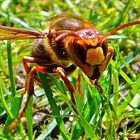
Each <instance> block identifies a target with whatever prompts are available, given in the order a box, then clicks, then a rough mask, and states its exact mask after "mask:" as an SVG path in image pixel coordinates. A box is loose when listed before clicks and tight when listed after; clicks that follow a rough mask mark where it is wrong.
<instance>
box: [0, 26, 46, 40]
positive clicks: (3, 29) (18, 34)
mask: <svg viewBox="0 0 140 140" xmlns="http://www.w3.org/2000/svg"><path fill="white" fill-rule="evenodd" d="M44 36H45V35H43V34H42V33H41V32H37V31H29V30H24V29H16V28H12V27H7V26H1V25H0V40H17V39H35V38H43V37H44Z"/></svg>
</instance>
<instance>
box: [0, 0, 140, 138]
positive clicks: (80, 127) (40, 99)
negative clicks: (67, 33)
mask: <svg viewBox="0 0 140 140" xmlns="http://www.w3.org/2000/svg"><path fill="white" fill-rule="evenodd" d="M0 7H1V8H0V9H1V10H0V24H4V25H7V26H8V25H9V26H13V27H16V28H26V29H31V30H43V29H44V28H45V27H46V26H47V21H48V19H49V18H50V17H51V16H53V15H55V14H58V13H64V14H65V12H67V13H72V14H76V15H80V16H81V17H82V18H85V19H88V20H89V21H90V22H91V23H92V24H93V25H94V26H96V27H97V28H98V29H99V30H100V31H101V32H103V33H107V32H109V31H111V30H112V29H114V28H115V27H117V26H119V25H121V24H124V23H127V22H130V21H134V20H137V19H139V20H140V11H139V7H140V2H139V0H134V1H132V0H128V1H127V2H125V3H123V2H122V1H118V0H108V1H107V2H105V1H102V0H99V1H90V4H89V0H86V1H78V0H77V1H74V0H65V1H58V0H54V1H53V0H52V1H51V0H50V1H35V0H33V1H29V0H26V1H22V0H21V1H20V2H19V1H12V0H11V1H8V0H5V1H0ZM34 43H35V42H34V40H26V41H25V40H24V41H21V40H18V41H10V42H7V41H1V42H0V123H1V125H0V139H3V140H6V139H8V140H9V139H10V140H11V139H13V140H14V139H30V140H32V139H37V140H40V139H42V140H43V139H61V138H62V139H72V140H77V139H82V138H85V139H93V140H98V139H107V140H112V139H116V140H117V139H127V138H128V139H130V138H134V139H136V138H138V139H140V90H139V89H140V84H139V83H140V67H139V63H140V57H139V54H140V25H136V26H132V27H129V28H126V29H124V30H123V31H119V32H118V33H116V35H114V36H112V38H111V39H110V41H109V46H112V47H113V48H114V50H115V55H114V57H113V59H112V60H111V61H110V63H109V65H108V67H107V69H106V71H105V72H104V73H103V74H102V75H101V77H100V79H99V84H100V85H101V86H102V87H103V92H102V93H101V92H99V91H98V90H97V89H96V87H95V86H94V85H92V84H91V82H90V81H89V79H88V78H87V76H86V75H85V74H84V73H82V71H81V70H80V69H79V68H78V69H77V70H76V71H75V72H74V73H73V74H72V75H71V76H70V77H69V78H70V81H71V83H72V85H73V86H74V87H75V94H74V95H75V99H76V104H75V105H74V104H73V103H72V101H71V100H70V93H69V92H68V90H67V88H66V86H65V85H64V83H63V82H62V80H58V79H57V78H56V77H54V76H52V75H51V74H47V77H49V78H48V79H49V80H46V78H44V77H43V74H40V73H39V76H40V79H41V81H42V85H43V88H41V87H38V86H37V85H36V86H35V96H34V97H33V98H31V101H30V103H29V106H28V109H27V111H26V117H23V118H22V119H23V120H22V121H20V122H19V123H18V126H17V127H16V129H15V130H13V131H12V132H11V131H9V130H8V129H7V126H8V125H9V124H10V122H11V121H12V120H13V118H16V116H17V115H18V114H19V111H20V109H21V108H23V103H22V102H24V101H25V100H26V97H22V96H21V94H22V92H23V90H24V79H25V75H26V74H25V72H24V71H23V67H22V58H23V57H24V56H29V55H30V51H31V48H32V46H33V45H34ZM132 65H133V66H134V67H135V69H134V68H132ZM137 69H138V70H137ZM137 71H138V72H137ZM78 74H80V76H81V87H82V91H83V92H84V96H81V95H80V94H79V93H78V89H77V75H78ZM49 83H53V84H54V85H53V86H49ZM37 115H38V116H37ZM39 115H40V116H39ZM43 115H44V117H43V118H42V119H41V117H42V116H43ZM35 118H37V120H38V121H36V119H35ZM25 119H26V121H27V124H26V121H25ZM32 122H33V123H32Z"/></svg>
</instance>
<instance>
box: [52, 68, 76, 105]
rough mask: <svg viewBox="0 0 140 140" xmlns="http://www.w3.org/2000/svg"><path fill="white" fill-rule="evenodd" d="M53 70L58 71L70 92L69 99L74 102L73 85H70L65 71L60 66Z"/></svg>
mask: <svg viewBox="0 0 140 140" xmlns="http://www.w3.org/2000/svg"><path fill="white" fill-rule="evenodd" d="M54 72H56V73H58V74H59V75H60V77H61V79H62V80H63V81H64V83H65V85H66V87H67V88H68V90H69V92H70V93H71V100H72V102H73V103H74V104H75V98H74V87H73V86H72V84H71V82H70V81H69V79H68V78H67V75H66V74H65V71H64V69H63V68H62V67H57V68H56V69H54Z"/></svg>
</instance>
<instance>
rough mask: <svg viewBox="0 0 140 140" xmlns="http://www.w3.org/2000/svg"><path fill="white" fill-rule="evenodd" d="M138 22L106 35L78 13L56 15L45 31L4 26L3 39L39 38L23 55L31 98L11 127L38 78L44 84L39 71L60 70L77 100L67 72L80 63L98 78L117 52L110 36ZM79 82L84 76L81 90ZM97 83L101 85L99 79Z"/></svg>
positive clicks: (92, 78)
mask: <svg viewBox="0 0 140 140" xmlns="http://www.w3.org/2000/svg"><path fill="white" fill-rule="evenodd" d="M136 24H140V21H134V22H130V23H127V24H124V25H121V26H119V27H117V28H115V29H114V30H112V31H111V32H109V33H107V34H105V35H102V34H101V32H99V31H98V30H97V29H96V28H95V27H94V26H92V25H91V24H90V23H89V22H88V21H86V20H83V19H81V18H79V17H75V16H63V15H58V16H55V17H53V18H52V19H51V20H50V22H49V24H48V28H47V29H46V30H44V31H43V32H35V31H28V30H22V29H15V28H10V27H5V26H0V40H16V39H37V45H36V46H34V47H33V49H32V52H31V56H30V57H24V58H23V65H24V68H25V71H26V73H27V80H26V83H25V91H24V93H23V94H25V93H26V91H27V90H28V93H29V94H28V99H27V102H26V104H25V107H24V108H23V110H22V112H21V113H20V115H19V116H18V117H17V118H16V119H15V121H13V122H12V123H11V124H10V125H9V129H13V128H14V127H15V126H16V124H17V123H18V121H19V120H20V118H21V117H22V116H23V115H24V112H25V110H26V108H27V105H28V103H29V100H30V97H31V96H32V95H33V94H34V81H36V82H37V83H38V84H40V80H39V78H38V77H37V76H36V73H37V72H41V73H48V72H49V73H57V74H58V75H59V76H60V77H61V79H62V80H63V81H64V83H65V85H66V86H67V88H68V90H69V91H70V93H71V98H72V101H73V102H75V99H74V95H73V93H74V88H73V86H72V84H71V83H70V81H69V80H68V78H67V75H68V74H70V73H71V72H73V71H74V70H75V69H76V67H79V68H80V69H81V70H82V71H83V72H84V73H85V74H86V75H87V76H88V77H89V78H90V79H91V80H98V78H99V76H100V75H101V74H102V73H103V72H104V70H105V68H106V66H107V64H108V63H109V61H110V59H111V57H112V55H113V49H112V47H109V46H108V44H107V40H106V38H107V37H108V36H110V35H112V34H114V33H116V32H117V31H118V30H121V29H123V28H126V27H128V26H132V25H136ZM79 83H80V77H78V90H79V92H82V91H81V89H80V84H79ZM95 83H96V84H97V85H98V83H97V81H96V82H95ZM82 94H83V93H82Z"/></svg>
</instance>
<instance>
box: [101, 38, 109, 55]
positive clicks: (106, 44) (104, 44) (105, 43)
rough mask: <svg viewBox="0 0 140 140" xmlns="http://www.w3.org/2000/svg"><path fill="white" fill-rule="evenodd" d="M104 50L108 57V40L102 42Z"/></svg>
mask: <svg viewBox="0 0 140 140" xmlns="http://www.w3.org/2000/svg"><path fill="white" fill-rule="evenodd" d="M101 47H102V49H103V52H104V55H105V56H106V55H107V50H108V41H107V40H104V41H103V42H102V46H101Z"/></svg>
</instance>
